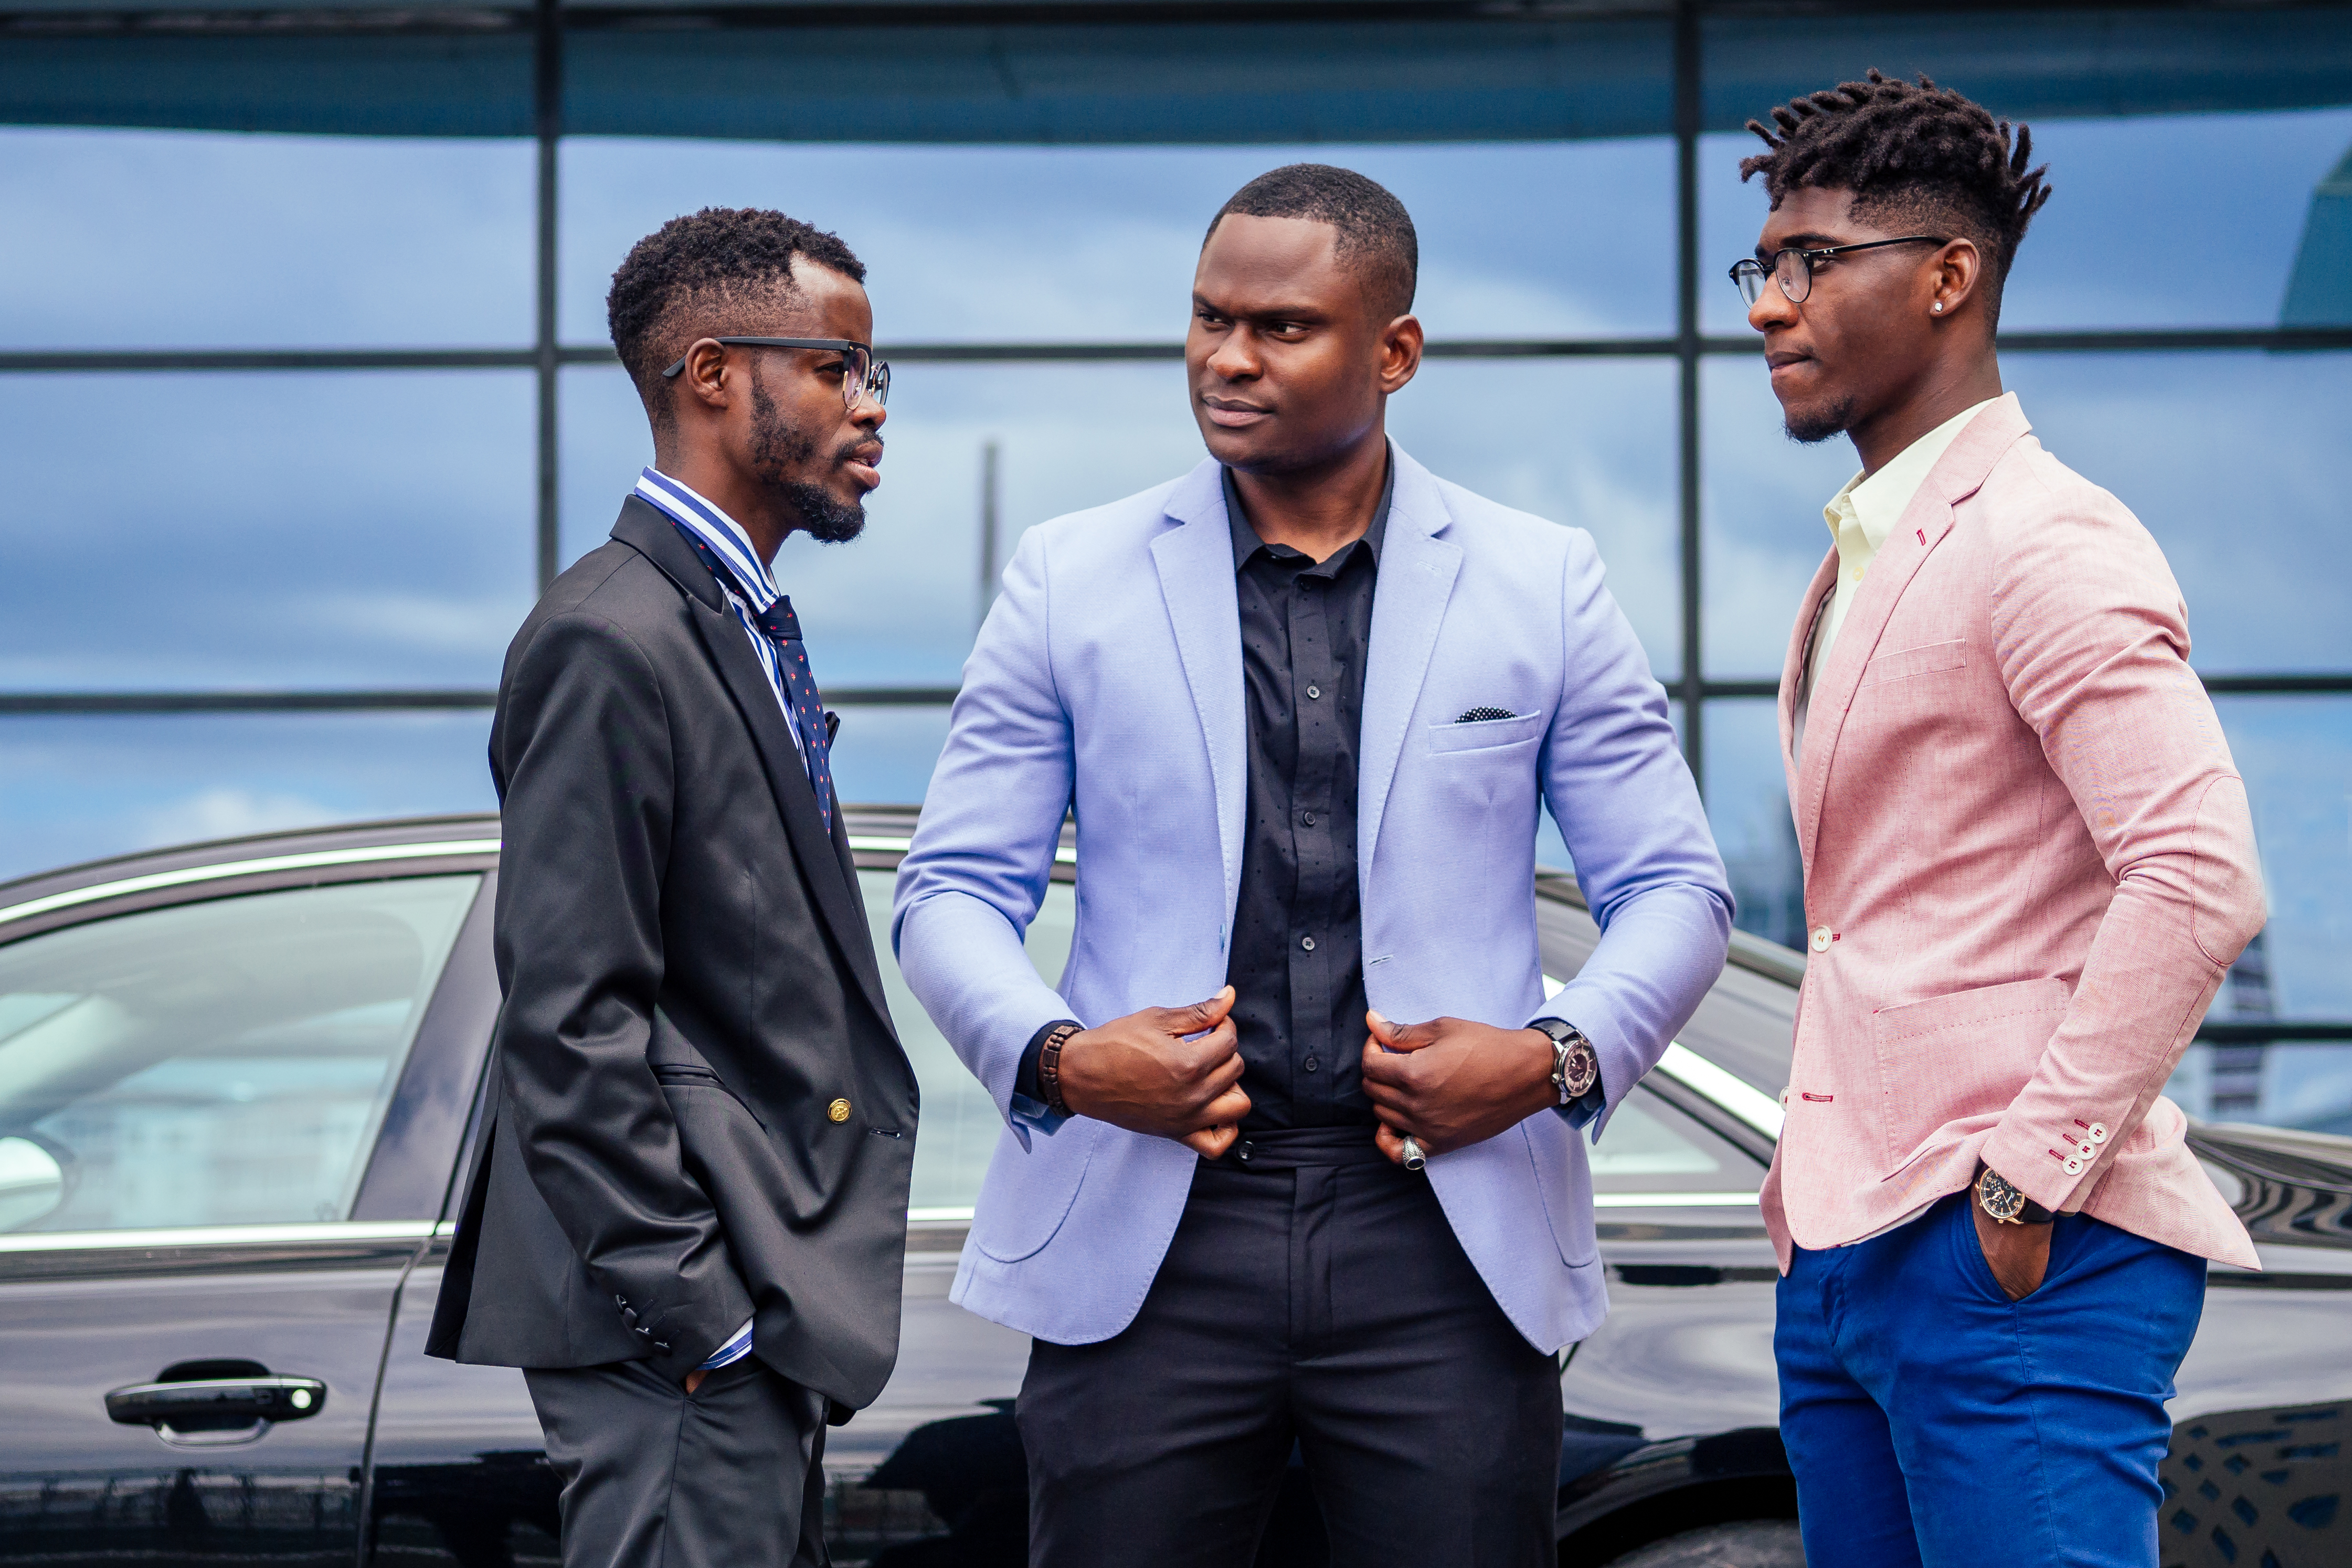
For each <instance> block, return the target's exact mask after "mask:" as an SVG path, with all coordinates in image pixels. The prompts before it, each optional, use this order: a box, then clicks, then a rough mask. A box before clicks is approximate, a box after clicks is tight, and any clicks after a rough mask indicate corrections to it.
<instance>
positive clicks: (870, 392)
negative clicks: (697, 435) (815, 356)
mask: <svg viewBox="0 0 2352 1568" xmlns="http://www.w3.org/2000/svg"><path fill="white" fill-rule="evenodd" d="M710 341H711V342H714V343H735V344H740V346H742V347H744V348H754V349H824V350H830V351H831V352H832V353H837V354H839V355H840V356H841V401H842V403H843V404H844V405H846V406H848V407H851V408H855V407H856V406H857V402H858V399H860V398H862V397H871V398H872V399H874V401H875V402H876V403H877V404H880V405H883V406H884V407H887V406H889V403H890V363H889V362H888V361H887V360H877V359H876V358H875V357H874V345H873V344H871V343H861V342H854V341H853V340H851V339H848V338H713V339H711V340H710ZM685 369H686V356H685V355H684V354H680V355H679V356H678V359H677V363H676V364H674V365H672V366H670V367H669V368H668V369H667V370H666V371H664V372H662V379H663V380H665V381H674V380H676V379H677V376H678V375H679V374H681V373H682V372H683V371H684V370H685Z"/></svg>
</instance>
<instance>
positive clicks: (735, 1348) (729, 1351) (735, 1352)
mask: <svg viewBox="0 0 2352 1568" xmlns="http://www.w3.org/2000/svg"><path fill="white" fill-rule="evenodd" d="M752 1321H753V1320H752V1319H750V1318H746V1319H744V1320H743V1326H742V1327H741V1328H740V1329H738V1330H736V1331H735V1332H734V1334H733V1335H732V1336H731V1337H730V1339H729V1340H728V1342H726V1343H725V1344H723V1345H720V1346H719V1348H718V1349H717V1350H715V1351H712V1352H710V1354H709V1357H708V1358H707V1359H706V1360H705V1361H704V1362H703V1363H702V1364H701V1365H700V1366H698V1367H697V1368H695V1370H696V1371H697V1372H717V1371H718V1370H719V1368H720V1367H722V1366H733V1365H734V1364H735V1363H737V1362H739V1361H741V1360H742V1359H743V1358H744V1357H745V1356H747V1355H750V1354H751V1324H752Z"/></svg>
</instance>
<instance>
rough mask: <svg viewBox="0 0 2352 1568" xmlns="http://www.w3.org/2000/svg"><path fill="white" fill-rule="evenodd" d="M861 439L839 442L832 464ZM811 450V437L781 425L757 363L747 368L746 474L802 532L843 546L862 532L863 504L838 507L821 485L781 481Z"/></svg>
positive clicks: (851, 451)
mask: <svg viewBox="0 0 2352 1568" xmlns="http://www.w3.org/2000/svg"><path fill="white" fill-rule="evenodd" d="M863 444H864V440H863V438H860V439H858V440H853V441H845V442H844V443H842V446H841V448H840V450H838V451H837V452H835V454H834V459H835V461H836V462H839V461H842V460H844V459H846V458H849V457H851V456H852V455H853V454H854V453H856V450H857V448H858V447H860V446H862V445H863ZM815 451H816V440H815V438H814V437H810V436H805V435H803V434H802V433H801V432H800V431H798V430H796V429H794V428H793V426H790V425H787V424H785V423H784V418H783V415H782V412H781V411H779V410H778V409H777V407H776V400H775V399H774V398H772V397H770V396H769V395H768V389H767V388H766V387H765V386H763V385H761V383H760V367H759V362H758V361H757V360H756V359H755V360H753V361H752V364H751V471H752V473H754V474H755V475H757V476H758V477H759V480H760V482H761V484H763V485H765V486H766V487H767V488H768V489H769V490H770V491H772V493H774V494H775V495H777V496H780V497H782V499H783V500H784V502H785V504H786V505H788V506H790V507H791V508H792V510H793V511H794V512H796V513H797V514H799V517H800V520H801V527H802V529H803V531H806V532H807V534H808V535H809V537H810V538H812V539H814V540H815V541H817V542H819V543H821V544H846V543H848V542H850V541H851V540H853V539H855V538H856V537H857V536H858V535H859V534H861V533H863V532H865V531H866V503H865V501H864V500H855V501H849V502H846V503H845V502H843V501H840V500H835V498H834V496H833V493H832V492H831V491H829V490H827V489H825V488H824V486H822V485H813V484H811V483H809V482H808V481H807V480H806V479H786V478H784V476H785V475H786V474H787V473H789V472H791V471H792V470H793V469H794V468H798V467H800V466H801V465H802V464H803V463H805V462H807V461H808V460H809V458H810V457H811V456H812V455H814V453H815Z"/></svg>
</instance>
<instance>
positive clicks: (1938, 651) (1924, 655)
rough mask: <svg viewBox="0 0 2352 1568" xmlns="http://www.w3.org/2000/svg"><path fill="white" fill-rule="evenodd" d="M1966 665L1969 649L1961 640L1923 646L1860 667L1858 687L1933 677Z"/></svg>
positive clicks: (1876, 659) (1884, 656)
mask: <svg viewBox="0 0 2352 1568" xmlns="http://www.w3.org/2000/svg"><path fill="white" fill-rule="evenodd" d="M1968 662H1969V645H1968V643H1967V641H1966V640H1965V639H1963V640H1960V641H1957V642H1931V643H1925V644H1922V645H1921V646H1919V647H1906V648H1898V649H1896V650H1895V652H1893V653H1882V654H1880V655H1879V656H1878V657H1877V658H1874V659H1872V660H1871V661H1870V663H1869V664H1867V665H1866V666H1864V668H1863V672H1862V683H1863V684H1864V686H1883V685H1885V683H1886V682H1887V681H1890V680H1908V679H1911V677H1913V676H1915V675H1933V674H1935V673H1936V672H1937V670H1939V669H1958V668H1960V667H1961V666H1962V665H1965V664H1966V663H1968Z"/></svg>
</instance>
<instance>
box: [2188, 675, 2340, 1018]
mask: <svg viewBox="0 0 2352 1568" xmlns="http://www.w3.org/2000/svg"><path fill="white" fill-rule="evenodd" d="M2214 707H2215V708H2216V709H2218V710H2220V712H2221V730H2222V732H2223V733H2224V734H2226V735H2227V736H2228V737H2229V741H2230V752H2231V756H2233V757H2234V758H2236V760H2237V763H2238V771H2239V772H2240V773H2242V774H2243V775H2244V776H2245V780H2246V792H2247V794H2248V795H2249V796H2251V797H2252V802H2253V809H2254V837H2255V841H2256V842H2257V843H2258V844H2259V845H2260V846H2261V848H2262V857H2263V882H2264V884H2265V890H2266V891H2267V892H2268V894H2269V897H2270V913H2271V918H2270V924H2269V925H2268V926H2267V927H2265V928H2264V929H2263V934H2262V937H2261V939H2260V943H2261V952H2260V963H2261V966H2262V969H2263V972H2264V973H2263V975H2262V977H2261V980H2262V983H2261V984H2255V983H2254V982H2253V980H2252V977H2250V976H2249V975H2248V974H2247V973H2246V971H2247V970H2248V969H2250V968H2251V967H2252V965H2251V964H2250V963H2247V962H2245V961H2241V964H2240V969H2239V971H2238V972H2237V973H2234V974H2233V975H2232V977H2231V984H2230V985H2227V986H2225V987H2223V989H2222V992H2221V995H2220V996H2219V997H2217V998H2215V1000H2214V1005H2213V1007H2214V1010H2213V1012H2212V1013H2211V1014H2210V1016H2212V1017H2213V1018H2215V1019H2224V1018H2227V1019H2232V1020H2236V1021H2242V1022H2252V1021H2255V1020H2258V1019H2260V1018H2261V1017H2262V1016H2264V1013H2263V1010H2264V1009H2265V1008H2267V1009H2268V1010H2269V1012H2270V1014H2271V1015H2272V1016H2278V1017H2282V1018H2327V1019H2346V1020H2352V963H2347V962H2346V960H2345V955H2346V954H2347V952H2352V698H2347V697H2224V698H2221V699H2219V700H2217V701H2216V702H2215V703H2214Z"/></svg>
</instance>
